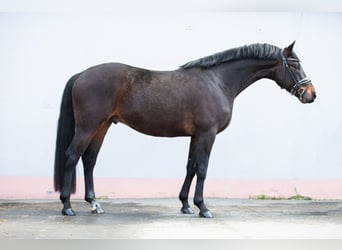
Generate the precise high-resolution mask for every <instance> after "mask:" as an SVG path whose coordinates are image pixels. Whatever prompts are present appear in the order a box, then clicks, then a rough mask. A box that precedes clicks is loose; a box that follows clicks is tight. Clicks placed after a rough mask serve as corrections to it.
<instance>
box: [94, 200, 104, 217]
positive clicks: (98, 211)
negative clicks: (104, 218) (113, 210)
mask: <svg viewBox="0 0 342 250" xmlns="http://www.w3.org/2000/svg"><path fill="white" fill-rule="evenodd" d="M91 212H92V213H93V214H103V213H104V210H103V209H102V207H101V206H100V204H99V203H97V202H96V201H93V202H92V203H91Z"/></svg>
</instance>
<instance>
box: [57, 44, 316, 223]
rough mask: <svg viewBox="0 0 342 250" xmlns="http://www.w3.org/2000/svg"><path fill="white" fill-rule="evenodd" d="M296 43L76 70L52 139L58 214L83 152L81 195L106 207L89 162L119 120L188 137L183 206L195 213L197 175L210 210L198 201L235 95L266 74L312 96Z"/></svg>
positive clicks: (306, 98) (301, 95)
mask: <svg viewBox="0 0 342 250" xmlns="http://www.w3.org/2000/svg"><path fill="white" fill-rule="evenodd" d="M293 46H294V43H292V44H291V45H290V46H288V47H286V48H285V49H280V48H278V47H276V46H273V45H270V44H252V45H248V46H243V47H239V48H234V49H230V50H226V51H223V52H220V53H217V54H214V55H211V56H207V57H204V58H201V59H198V60H195V61H192V62H189V63H187V64H184V65H183V66H181V67H180V68H179V69H177V70H174V71H150V70H146V69H140V68H135V67H131V66H128V65H124V64H119V63H107V64H101V65H97V66H94V67H92V68H89V69H87V70H85V71H83V72H81V73H79V74H76V75H74V76H73V77H72V78H71V79H70V80H69V81H68V83H67V85H66V87H65V90H64V93H63V97H62V104H61V110H60V117H59V121H58V131H57V142H56V154H55V170H54V185H55V190H56V191H60V199H61V201H62V203H63V205H64V207H63V210H62V214H63V215H68V216H72V215H75V213H74V211H73V210H72V208H71V204H70V195H71V193H72V192H74V191H75V187H76V181H75V177H76V176H75V175H76V174H75V169H76V165H77V162H78V160H79V158H80V157H82V162H83V165H84V177H85V200H86V201H87V202H89V203H90V204H91V206H92V211H93V213H103V212H104V211H103V210H102V208H101V206H100V205H99V204H98V203H97V202H96V200H95V192H94V184H93V169H94V166H95V163H96V158H97V155H98V153H99V150H100V148H101V145H102V142H103V139H104V137H105V135H106V132H107V130H108V128H109V127H110V126H111V124H112V123H114V124H116V123H118V122H121V123H124V124H126V125H128V126H130V127H131V128H133V129H135V130H137V131H140V132H141V133H144V134H147V135H152V136H163V137H174V136H189V137H191V142H190V150H189V157H188V162H187V173H186V177H185V181H184V184H183V186H182V189H181V191H180V194H179V199H180V201H181V202H182V208H181V211H182V212H183V213H185V214H192V213H193V210H192V209H191V207H190V205H189V203H188V194H189V189H190V185H191V182H192V180H193V178H194V176H195V175H196V176H197V183H196V191H195V196H194V204H195V205H196V206H197V207H198V208H199V210H200V212H199V214H200V216H202V217H206V218H210V217H212V215H211V213H210V212H209V210H208V208H207V207H206V206H205V203H204V200H203V186H204V181H205V178H206V175H207V168H208V161H209V156H210V151H211V148H212V145H213V143H214V140H215V137H216V135H217V134H218V133H219V132H221V131H222V130H224V129H225V128H226V127H227V126H228V125H229V123H230V120H231V116H232V109H233V104H234V99H235V97H236V96H238V95H239V93H241V91H243V90H244V89H245V88H247V87H248V86H249V85H251V84H252V83H254V82H256V81H257V80H259V79H261V78H268V79H271V80H273V81H275V82H276V83H277V84H278V85H279V86H280V87H281V88H284V89H286V90H287V91H288V92H289V93H291V94H292V95H294V96H296V97H297V98H298V99H299V100H300V101H301V102H302V103H311V102H313V101H314V99H315V98H316V93H315V89H314V87H313V85H312V83H311V81H310V80H309V78H307V77H306V75H305V73H304V71H303V69H302V67H301V64H300V61H299V59H298V57H297V56H296V54H295V53H294V52H293Z"/></svg>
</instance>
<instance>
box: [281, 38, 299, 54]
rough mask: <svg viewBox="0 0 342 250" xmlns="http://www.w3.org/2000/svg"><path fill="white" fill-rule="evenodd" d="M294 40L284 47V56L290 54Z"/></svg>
mask: <svg viewBox="0 0 342 250" xmlns="http://www.w3.org/2000/svg"><path fill="white" fill-rule="evenodd" d="M295 43H296V41H293V43H291V44H290V45H289V46H288V47H286V48H285V49H284V52H285V56H290V55H291V54H292V50H293V47H294V45H295Z"/></svg>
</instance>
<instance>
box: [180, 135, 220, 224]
mask: <svg viewBox="0 0 342 250" xmlns="http://www.w3.org/2000/svg"><path fill="white" fill-rule="evenodd" d="M215 136H216V133H214V132H207V133H204V134H201V135H197V136H194V137H192V138H191V144H190V153H189V160H188V165H187V175H186V178H185V181H184V184H183V187H182V190H181V192H180V195H179V198H180V200H181V202H182V204H183V207H182V209H181V211H182V212H183V213H185V214H191V213H193V211H192V209H191V208H190V206H189V203H188V194H189V189H190V186H191V182H192V179H193V177H194V176H195V174H196V175H197V182H196V190H195V196H194V204H195V205H196V206H197V207H198V208H199V209H200V213H199V215H200V216H201V217H204V218H212V217H213V216H212V214H211V213H210V211H209V209H208V208H207V207H206V205H205V203H204V200H203V189H204V181H205V179H206V176H207V169H208V162H209V156H210V152H211V148H212V145H213V143H214V141H215Z"/></svg>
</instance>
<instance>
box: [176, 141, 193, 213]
mask: <svg viewBox="0 0 342 250" xmlns="http://www.w3.org/2000/svg"><path fill="white" fill-rule="evenodd" d="M194 141H195V140H194V139H193V138H191V142H190V149H189V156H188V163H187V166H186V176H185V180H184V183H183V186H182V189H181V191H180V193H179V200H180V201H181V202H182V208H181V212H182V213H183V214H193V213H194V211H193V210H192V208H191V207H190V205H189V201H188V198H189V191H190V187H191V183H192V180H193V178H194V176H195V174H196V169H195V165H196V164H195V163H196V162H195V155H194V152H195V145H194Z"/></svg>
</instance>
